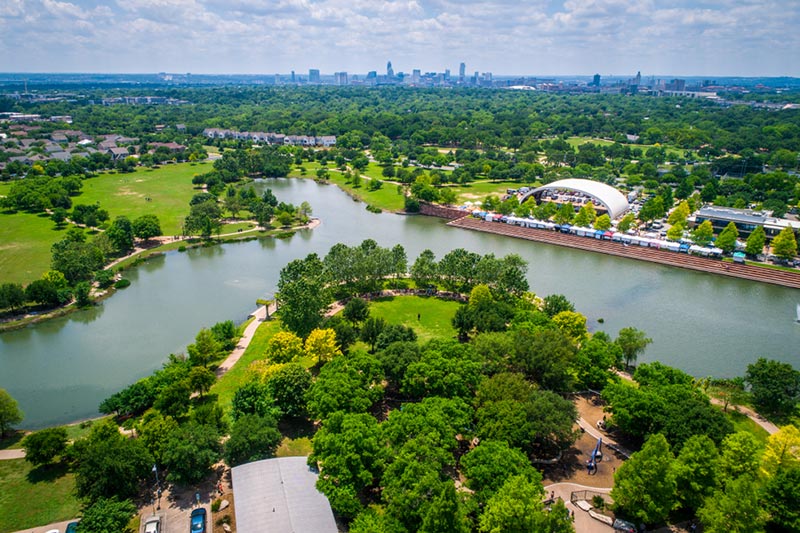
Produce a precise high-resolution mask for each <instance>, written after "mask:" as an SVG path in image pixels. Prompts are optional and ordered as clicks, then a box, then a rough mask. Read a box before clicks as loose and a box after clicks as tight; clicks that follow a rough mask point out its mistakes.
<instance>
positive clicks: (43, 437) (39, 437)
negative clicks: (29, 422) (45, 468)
mask: <svg viewBox="0 0 800 533" xmlns="http://www.w3.org/2000/svg"><path fill="white" fill-rule="evenodd" d="M22 448H23V449H24V450H25V460H26V461H28V462H30V463H31V464H33V465H34V466H39V465H46V464H49V463H51V462H53V460H54V459H55V458H56V457H57V456H59V455H61V454H63V453H64V451H65V450H66V449H67V430H66V428H63V427H56V428H47V429H42V430H39V431H37V432H36V433H31V434H30V435H27V436H26V437H25V438H24V439H22Z"/></svg>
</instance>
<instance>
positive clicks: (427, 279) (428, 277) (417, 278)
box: [411, 249, 439, 289]
mask: <svg viewBox="0 0 800 533" xmlns="http://www.w3.org/2000/svg"><path fill="white" fill-rule="evenodd" d="M438 275H439V267H438V264H437V263H436V256H435V255H434V254H433V252H432V251H430V250H427V249H426V250H423V251H422V253H420V254H419V256H418V257H417V259H416V261H414V264H413V265H412V266H411V279H413V280H414V283H415V284H416V285H417V287H419V288H422V289H424V288H427V287H430V286H431V285H433V284H435V283H436V281H437V280H438Z"/></svg>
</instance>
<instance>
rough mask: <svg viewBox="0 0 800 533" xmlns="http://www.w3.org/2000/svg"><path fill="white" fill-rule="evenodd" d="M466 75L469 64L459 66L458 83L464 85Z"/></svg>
mask: <svg viewBox="0 0 800 533" xmlns="http://www.w3.org/2000/svg"><path fill="white" fill-rule="evenodd" d="M466 73H467V64H466V63H461V64H460V65H459V66H458V81H460V82H461V83H464V76H465V75H466Z"/></svg>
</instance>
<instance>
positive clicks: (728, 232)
mask: <svg viewBox="0 0 800 533" xmlns="http://www.w3.org/2000/svg"><path fill="white" fill-rule="evenodd" d="M738 238H739V230H738V229H737V228H736V224H734V223H733V222H730V223H729V224H728V225H727V226H725V229H724V230H722V231H721V232H720V234H719V235H718V236H717V240H716V245H717V248H721V249H722V251H723V252H725V253H726V254H730V253H733V251H734V250H735V249H736V239H738Z"/></svg>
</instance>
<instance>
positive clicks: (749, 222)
mask: <svg viewBox="0 0 800 533" xmlns="http://www.w3.org/2000/svg"><path fill="white" fill-rule="evenodd" d="M706 220H709V221H710V222H711V225H712V226H713V227H714V232H715V233H719V232H720V231H722V230H723V229H725V227H726V226H727V225H728V224H729V223H731V222H733V223H734V224H735V225H736V229H738V230H739V236H740V237H741V238H745V239H746V238H747V237H748V236H749V235H750V234H751V233H752V232H753V230H755V229H756V228H757V227H758V226H762V227H763V228H764V232H765V233H766V234H767V238H770V239H771V238H772V237H774V236H775V235H777V234H778V233H780V232H781V231H782V230H783V229H784V228H787V227H790V228H792V229H793V230H794V231H795V232H797V231H798V230H800V222H798V221H796V220H788V219H785V218H776V217H773V216H772V215H771V213H770V212H768V211H753V210H751V209H737V208H735V207H717V206H713V205H709V206H704V207H701V208H700V209H699V210H698V211H697V212H696V213H695V214H694V215H693V216H691V217H689V225H690V226H691V227H695V226H698V225H700V224H702V223H703V222H705V221H706Z"/></svg>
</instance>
